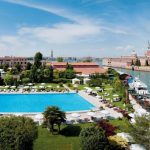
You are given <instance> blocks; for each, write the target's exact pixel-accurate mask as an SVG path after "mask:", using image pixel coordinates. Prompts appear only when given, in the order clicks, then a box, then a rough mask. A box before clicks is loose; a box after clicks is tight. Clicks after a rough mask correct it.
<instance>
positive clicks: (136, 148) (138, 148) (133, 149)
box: [130, 144, 146, 150]
mask: <svg viewBox="0 0 150 150" xmlns="http://www.w3.org/2000/svg"><path fill="white" fill-rule="evenodd" d="M130 150H146V149H145V148H144V146H142V145H140V144H131V146H130Z"/></svg>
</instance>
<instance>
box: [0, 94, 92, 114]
mask: <svg viewBox="0 0 150 150" xmlns="http://www.w3.org/2000/svg"><path fill="white" fill-rule="evenodd" d="M48 106H58V107H60V109H62V110H63V111H82V110H90V109H91V108H93V107H94V106H93V105H92V104H91V103H89V102H88V101H87V100H85V99H84V98H83V97H81V96H79V95H78V94H76V93H69V94H68V93H67V94H5V95H4V94H0V112H27V113H28V112H32V113H34V112H43V111H44V110H45V108H47V107H48Z"/></svg>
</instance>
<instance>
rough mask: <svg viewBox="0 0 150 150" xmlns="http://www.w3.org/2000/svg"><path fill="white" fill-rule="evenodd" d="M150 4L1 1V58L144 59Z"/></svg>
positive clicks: (134, 0) (149, 0) (131, 0)
mask: <svg viewBox="0 0 150 150" xmlns="http://www.w3.org/2000/svg"><path fill="white" fill-rule="evenodd" d="M149 6H150V0H0V56H34V54H35V53H36V52H38V51H40V52H41V53H43V55H44V56H50V53H51V50H53V51H54V56H56V57H59V56H73V57H88V56H91V57H118V56H123V55H130V54H131V52H132V50H135V51H136V52H137V54H138V55H144V53H145V51H146V50H147V43H148V40H150V9H149Z"/></svg>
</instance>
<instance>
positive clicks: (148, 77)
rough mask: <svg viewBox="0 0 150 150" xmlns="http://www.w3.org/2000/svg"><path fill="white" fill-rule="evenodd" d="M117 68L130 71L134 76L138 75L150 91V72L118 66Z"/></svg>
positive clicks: (126, 71)
mask: <svg viewBox="0 0 150 150" xmlns="http://www.w3.org/2000/svg"><path fill="white" fill-rule="evenodd" d="M117 70H119V71H121V72H125V73H128V74H130V75H132V76H133V77H138V78H139V79H140V80H141V81H142V82H144V83H145V84H146V85H147V86H148V90H149V91H150V72H144V71H132V70H127V69H118V68H117Z"/></svg>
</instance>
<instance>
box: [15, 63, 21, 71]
mask: <svg viewBox="0 0 150 150" xmlns="http://www.w3.org/2000/svg"><path fill="white" fill-rule="evenodd" d="M15 68H16V69H17V71H18V72H20V71H21V69H22V67H21V64H19V63H16V64H15Z"/></svg>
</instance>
